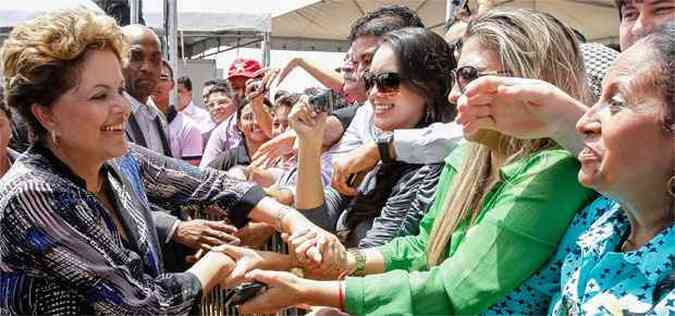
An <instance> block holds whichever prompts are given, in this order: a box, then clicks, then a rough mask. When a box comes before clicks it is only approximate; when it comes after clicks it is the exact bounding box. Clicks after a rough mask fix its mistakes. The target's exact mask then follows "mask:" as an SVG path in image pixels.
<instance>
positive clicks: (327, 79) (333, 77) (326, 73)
mask: <svg viewBox="0 0 675 316" xmlns="http://www.w3.org/2000/svg"><path fill="white" fill-rule="evenodd" d="M298 66H300V67H301V68H302V69H304V70H305V71H307V73H309V74H310V75H311V76H312V77H314V78H315V79H316V80H317V81H319V82H320V83H321V84H322V85H324V86H326V88H328V89H333V90H340V89H342V85H343V84H344V81H343V79H342V77H341V76H340V74H338V73H336V72H334V71H331V70H324V69H320V68H318V67H316V66H315V65H314V64H313V63H309V62H307V61H305V60H304V59H301V60H300V62H299V63H298Z"/></svg>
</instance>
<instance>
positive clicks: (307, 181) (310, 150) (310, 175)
mask: <svg viewBox="0 0 675 316" xmlns="http://www.w3.org/2000/svg"><path fill="white" fill-rule="evenodd" d="M320 145H321V144H316V143H312V142H304V141H303V140H301V141H300V148H299V151H298V180H297V183H296V190H295V191H296V192H295V207H296V208H298V209H312V208H317V207H320V206H321V205H322V204H323V203H324V189H323V183H322V182H321V146H320Z"/></svg>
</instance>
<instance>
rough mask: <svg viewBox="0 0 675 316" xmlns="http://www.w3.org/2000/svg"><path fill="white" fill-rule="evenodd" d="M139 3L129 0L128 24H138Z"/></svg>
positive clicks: (136, 0)
mask: <svg viewBox="0 0 675 316" xmlns="http://www.w3.org/2000/svg"><path fill="white" fill-rule="evenodd" d="M140 6H141V5H140V1H139V0H129V11H130V12H129V23H130V24H138V23H139V21H140V17H139V16H138V12H140V10H139V9H140Z"/></svg>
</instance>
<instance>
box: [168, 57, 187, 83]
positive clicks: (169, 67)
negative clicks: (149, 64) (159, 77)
mask: <svg viewBox="0 0 675 316" xmlns="http://www.w3.org/2000/svg"><path fill="white" fill-rule="evenodd" d="M162 66H164V67H166V68H167V69H169V77H170V78H171V81H173V68H172V67H171V64H169V62H168V61H167V60H166V59H162ZM186 87H187V86H186Z"/></svg>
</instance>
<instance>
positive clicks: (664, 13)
mask: <svg viewBox="0 0 675 316" xmlns="http://www.w3.org/2000/svg"><path fill="white" fill-rule="evenodd" d="M619 4H620V5H621V25H620V26H619V40H620V42H621V50H626V49H628V48H629V47H630V46H631V45H633V43H635V42H636V41H637V40H638V39H640V38H641V37H642V36H644V35H646V34H649V33H651V32H652V31H653V30H654V29H656V28H658V27H659V26H661V25H663V24H665V23H667V22H670V21H673V20H675V0H624V1H622V2H619Z"/></svg>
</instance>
